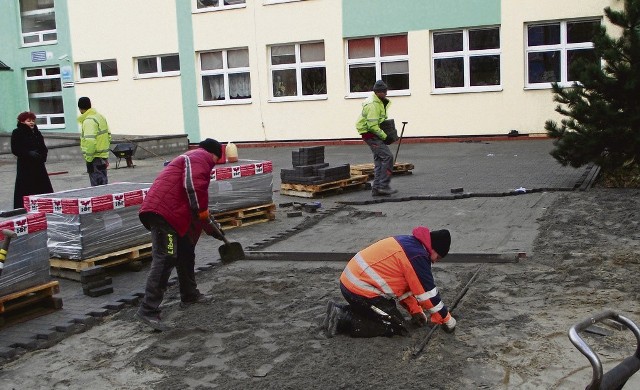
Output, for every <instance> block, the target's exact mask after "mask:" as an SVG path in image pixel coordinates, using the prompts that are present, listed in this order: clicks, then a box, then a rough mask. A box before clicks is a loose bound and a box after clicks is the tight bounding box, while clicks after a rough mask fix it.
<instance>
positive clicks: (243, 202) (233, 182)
mask: <svg viewBox="0 0 640 390" xmlns="http://www.w3.org/2000/svg"><path fill="white" fill-rule="evenodd" d="M272 202H273V164H272V162H271V161H254V160H238V161H237V162H234V163H228V164H221V165H216V166H215V167H214V168H213V170H212V171H211V182H210V184H209V209H211V211H212V212H214V213H221V212H225V211H231V210H237V209H242V208H247V207H252V206H258V205H264V204H269V203H272Z"/></svg>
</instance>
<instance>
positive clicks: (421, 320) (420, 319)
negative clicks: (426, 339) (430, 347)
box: [411, 311, 428, 328]
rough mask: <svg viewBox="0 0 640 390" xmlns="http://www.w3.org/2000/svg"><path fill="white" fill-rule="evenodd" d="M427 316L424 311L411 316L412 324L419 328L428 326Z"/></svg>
mask: <svg viewBox="0 0 640 390" xmlns="http://www.w3.org/2000/svg"><path fill="white" fill-rule="evenodd" d="M427 322H428V321H427V316H426V315H425V314H424V312H423V311H421V312H420V313H415V314H412V315H411V323H412V324H413V325H415V326H417V327H419V328H421V327H423V326H425V325H427Z"/></svg>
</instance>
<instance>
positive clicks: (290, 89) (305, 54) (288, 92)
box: [270, 42, 327, 100]
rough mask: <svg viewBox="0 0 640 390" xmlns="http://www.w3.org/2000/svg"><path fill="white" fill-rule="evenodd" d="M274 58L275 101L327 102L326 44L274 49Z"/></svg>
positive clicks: (272, 76) (272, 58)
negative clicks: (319, 100) (320, 100)
mask: <svg viewBox="0 0 640 390" xmlns="http://www.w3.org/2000/svg"><path fill="white" fill-rule="evenodd" d="M270 58H271V85H272V89H271V94H272V96H273V98H274V99H276V100H304V99H321V98H326V96H327V68H326V65H325V62H324V42H312V43H295V44H289V45H277V46H271V48H270Z"/></svg>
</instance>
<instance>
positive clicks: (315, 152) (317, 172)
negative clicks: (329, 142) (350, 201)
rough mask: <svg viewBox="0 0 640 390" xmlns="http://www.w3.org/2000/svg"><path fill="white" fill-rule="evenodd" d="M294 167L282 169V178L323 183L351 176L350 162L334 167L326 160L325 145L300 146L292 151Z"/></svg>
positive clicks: (301, 182) (308, 182) (296, 181)
mask: <svg viewBox="0 0 640 390" xmlns="http://www.w3.org/2000/svg"><path fill="white" fill-rule="evenodd" d="M291 163H292V165H293V169H281V170H280V180H281V181H282V183H290V184H323V183H329V182H333V181H338V180H344V179H349V178H350V177H351V167H350V165H349V164H341V165H336V166H333V167H330V166H329V163H326V162H325V161H324V146H314V147H308V148H300V149H298V150H297V151H295V150H294V151H292V152H291Z"/></svg>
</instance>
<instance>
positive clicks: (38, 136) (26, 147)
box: [11, 123, 53, 209]
mask: <svg viewBox="0 0 640 390" xmlns="http://www.w3.org/2000/svg"><path fill="white" fill-rule="evenodd" d="M48 152H49V150H48V149H47V146H46V145H45V144H44V138H43V137H42V133H40V130H38V127H37V126H35V127H34V128H33V130H32V129H30V128H29V126H27V125H25V124H24V123H18V127H17V128H16V129H15V130H13V133H11V153H13V154H15V155H16V157H18V169H17V172H16V185H15V191H14V193H13V207H14V208H16V209H18V208H21V207H24V205H23V202H22V197H23V196H26V195H38V194H48V193H51V192H53V187H51V180H49V174H48V173H47V168H46V167H45V166H44V163H45V162H46V161H47V154H48Z"/></svg>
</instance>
